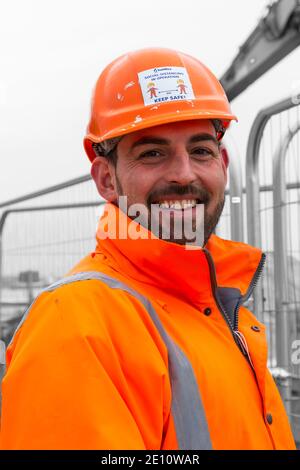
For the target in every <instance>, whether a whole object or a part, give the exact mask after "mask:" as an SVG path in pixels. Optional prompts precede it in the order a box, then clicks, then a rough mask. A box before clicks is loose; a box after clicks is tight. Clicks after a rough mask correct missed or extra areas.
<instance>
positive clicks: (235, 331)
mask: <svg viewBox="0 0 300 470" xmlns="http://www.w3.org/2000/svg"><path fill="white" fill-rule="evenodd" d="M203 251H204V253H205V256H206V259H207V261H208V266H209V271H210V279H211V284H212V288H213V289H212V292H213V297H214V300H215V302H216V304H217V307H218V309H219V310H220V312H221V314H222V315H223V318H224V319H225V321H226V323H227V325H228V327H229V329H230V331H231V334H232V336H233V339H234V341H235V343H236V344H237V346H238V348H239V349H240V351H241V352H242V353H243V355H244V356H245V357H246V358H247V360H248V362H249V364H250V366H251V367H252V369H253V364H252V361H251V358H250V356H249V353H248V351H247V348H245V344H244V342H243V340H242V339H241V337H242V335H241V333H240V332H239V331H238V313H239V309H240V306H241V305H242V303H243V302H245V301H246V300H248V299H249V297H250V296H251V294H252V292H253V290H254V289H255V286H256V284H257V283H258V280H259V278H260V276H261V273H262V270H263V267H264V263H265V259H266V255H265V254H264V253H263V254H262V256H261V259H260V262H259V264H258V267H257V269H256V271H255V273H254V276H253V277H252V280H251V282H250V285H249V288H248V290H247V292H246V294H245V295H244V296H242V297H241V299H240V300H239V302H238V304H237V306H236V308H235V311H234V323H232V321H231V319H230V317H229V315H228V313H227V312H226V309H225V308H224V306H223V305H222V302H221V301H220V299H219V296H218V294H217V286H218V285H217V278H216V271H215V267H214V263H213V260H212V256H211V254H210V253H209V251H208V250H207V249H206V248H203ZM242 338H243V337H242Z"/></svg>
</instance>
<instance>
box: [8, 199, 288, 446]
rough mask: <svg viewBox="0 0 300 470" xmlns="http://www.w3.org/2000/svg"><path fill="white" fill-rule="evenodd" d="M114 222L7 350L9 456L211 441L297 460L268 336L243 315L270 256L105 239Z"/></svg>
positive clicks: (224, 243)
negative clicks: (285, 453) (288, 453)
mask: <svg viewBox="0 0 300 470" xmlns="http://www.w3.org/2000/svg"><path fill="white" fill-rule="evenodd" d="M106 208H107V209H109V210H111V209H112V205H111V204H108V205H107V206H106ZM113 210H114V211H115V215H116V223H117V224H119V226H120V227H122V230H123V232H124V227H125V232H127V231H128V230H129V226H131V228H132V224H135V222H133V221H132V220H131V219H129V218H127V216H126V215H125V214H124V213H123V212H121V211H120V210H118V209H116V208H114V206H113ZM104 220H105V216H103V217H102V219H101V222H100V225H99V229H98V232H97V239H98V245H97V248H96V250H95V252H93V253H92V254H90V255H89V256H87V257H86V258H84V259H83V260H82V261H81V262H80V263H79V264H78V265H77V266H76V267H75V268H74V269H73V270H72V271H71V272H70V273H69V276H71V278H70V277H69V281H66V283H65V284H64V283H62V284H59V283H58V284H56V285H55V286H54V287H53V286H52V288H51V289H50V290H46V291H44V292H42V293H41V294H40V295H39V296H38V297H37V299H36V300H35V301H34V303H33V304H32V306H31V307H30V309H29V310H28V312H27V313H26V316H25V318H24V321H23V322H22V323H21V325H20V326H19V328H18V329H17V331H16V333H15V335H14V338H13V340H12V342H11V344H10V346H9V348H8V350H7V372H6V375H5V377H4V379H3V387H2V421H1V448H2V449H179V448H181V449H182V448H193V449H197V448H202V447H201V446H202V444H201V443H200V441H201V439H202V438H201V434H202V432H203V436H204V438H203V439H202V441H201V442H204V441H205V443H204V444H203V448H213V449H270V450H271V449H294V448H295V444H294V440H293V437H292V433H291V430H290V426H289V422H288V418H287V416H286V413H285V409H284V406H283V404H282V401H281V398H280V395H279V393H278V390H277V388H276V385H275V383H274V381H273V378H272V376H271V374H270V372H269V371H268V369H267V343H266V336H265V326H264V325H263V324H261V323H260V322H259V321H258V320H257V319H256V317H255V316H254V315H253V314H252V313H251V312H250V311H248V310H247V309H246V308H245V307H244V306H243V305H242V303H243V302H245V301H246V300H247V299H248V297H249V296H250V295H251V293H252V291H253V288H254V286H255V284H256V282H257V279H258V277H259V274H260V272H261V270H262V265H263V259H264V255H263V254H262V253H261V251H260V250H259V249H256V248H253V247H250V246H248V245H246V244H243V243H237V242H232V241H228V240H222V239H220V238H218V237H217V236H215V235H212V236H211V238H210V240H209V242H208V243H207V245H206V247H205V248H204V249H198V250H192V249H189V250H187V249H185V247H183V246H180V245H177V244H175V243H171V242H166V241H164V240H161V239H157V238H155V237H153V238H149V233H150V232H148V231H147V230H146V229H144V228H143V227H139V233H140V235H141V237H140V238H139V239H135V240H134V239H128V238H127V239H126V237H120V236H119V233H118V234H117V238H116V239H113V237H112V236H108V237H107V238H105V233H106V234H107V233H109V231H108V232H107V231H106V229H107V226H106V225H107V224H105V223H104V222H103V221H104ZM136 226H137V224H136ZM143 236H144V237H143ZM95 273H96V275H95ZM72 276H73V277H72ZM89 276H90V278H89ZM95 276H96V278H95ZM97 276H98V277H97ZM70 279H73V282H70ZM153 312H154V313H153ZM151 315H152V316H151ZM155 315H156V316H155ZM153 319H154V320H153ZM185 374H187V375H185ZM195 390H196V393H195ZM196 395H197V396H196ZM201 408H203V410H204V414H203V413H202V412H201ZM201 413H202V414H201ZM198 418H199V419H198ZM199 436H200V438H199ZM208 441H209V443H208ZM197 446H199V447H197Z"/></svg>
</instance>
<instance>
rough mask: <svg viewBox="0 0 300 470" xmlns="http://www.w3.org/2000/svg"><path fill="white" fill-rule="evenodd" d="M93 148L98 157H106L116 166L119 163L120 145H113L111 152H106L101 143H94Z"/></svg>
mask: <svg viewBox="0 0 300 470" xmlns="http://www.w3.org/2000/svg"><path fill="white" fill-rule="evenodd" d="M93 149H94V152H95V154H96V156H97V157H104V158H106V159H107V161H108V162H111V163H112V164H113V166H114V167H116V165H117V160H118V146H117V145H116V146H115V147H113V148H112V149H111V150H110V151H109V152H105V151H104V150H103V147H102V146H101V145H100V144H96V143H94V144H93Z"/></svg>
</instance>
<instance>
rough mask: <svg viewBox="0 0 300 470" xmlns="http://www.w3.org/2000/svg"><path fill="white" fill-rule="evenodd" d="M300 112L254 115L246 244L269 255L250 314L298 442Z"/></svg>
mask: <svg viewBox="0 0 300 470" xmlns="http://www.w3.org/2000/svg"><path fill="white" fill-rule="evenodd" d="M299 123H300V107H299V103H297V102H295V101H294V100H292V99H291V98H288V99H285V100H283V101H281V102H279V103H276V104H274V105H272V106H270V107H268V108H265V109H263V110H262V111H260V113H259V114H258V115H257V117H256V119H255V121H254V124H253V126H252V129H251V132H250V135H249V141H248V148H247V162H246V189H247V228H248V241H249V243H250V244H252V245H255V246H260V247H261V248H262V249H263V251H265V252H266V253H267V264H266V269H265V275H264V277H263V282H261V283H260V285H259V286H258V289H256V293H255V295H254V305H253V310H254V312H255V314H256V315H257V316H258V318H259V319H260V320H261V321H263V322H264V323H265V324H266V326H267V333H268V342H269V364H270V367H271V369H272V372H273V376H274V378H275V380H276V381H277V384H278V387H279V390H280V392H281V395H282V397H283V400H284V402H285V406H286V409H287V412H288V414H289V416H290V420H291V424H292V427H293V430H294V434H295V436H296V439H297V440H298V442H300V364H299V363H298V361H293V360H292V358H293V345H294V344H295V341H296V340H297V338H299V335H300V236H299V233H300V231H299V228H300V217H299V215H300V163H299V158H298V155H299V153H300V145H299V143H300V140H299V137H300V134H299V130H300V129H299Z"/></svg>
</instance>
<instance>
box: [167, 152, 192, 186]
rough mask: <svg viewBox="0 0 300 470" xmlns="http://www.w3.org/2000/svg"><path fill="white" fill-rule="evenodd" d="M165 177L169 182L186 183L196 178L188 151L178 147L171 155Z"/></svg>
mask: <svg viewBox="0 0 300 470" xmlns="http://www.w3.org/2000/svg"><path fill="white" fill-rule="evenodd" d="M165 178H166V179H167V180H168V182H170V183H177V184H182V185H187V184H190V183H192V182H193V181H195V180H196V179H197V177H196V175H195V171H194V169H193V165H192V161H191V159H190V155H189V153H188V152H187V151H186V150H185V149H184V150H183V149H178V150H176V151H175V152H174V154H173V155H172V158H171V159H170V162H169V168H168V171H167V172H166V174H165Z"/></svg>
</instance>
